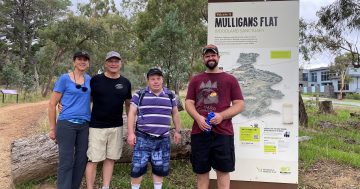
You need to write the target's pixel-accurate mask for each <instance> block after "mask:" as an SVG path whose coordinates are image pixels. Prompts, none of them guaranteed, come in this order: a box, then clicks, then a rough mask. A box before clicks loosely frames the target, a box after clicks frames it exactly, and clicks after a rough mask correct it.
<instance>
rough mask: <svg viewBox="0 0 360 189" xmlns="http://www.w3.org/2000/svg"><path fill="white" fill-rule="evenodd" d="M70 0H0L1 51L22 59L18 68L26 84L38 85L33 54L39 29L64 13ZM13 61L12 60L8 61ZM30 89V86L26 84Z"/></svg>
mask: <svg viewBox="0 0 360 189" xmlns="http://www.w3.org/2000/svg"><path fill="white" fill-rule="evenodd" d="M69 5H70V1H69V0H3V1H1V6H0V12H1V14H0V34H1V36H0V37H1V40H2V42H3V44H5V45H6V48H2V53H4V54H5V58H11V57H10V56H6V55H9V54H13V55H16V56H18V57H19V58H20V59H21V60H23V61H21V65H19V66H20V68H19V69H20V70H21V72H23V75H24V78H23V79H28V80H29V81H28V82H26V83H27V85H33V84H34V81H35V83H36V86H38V84H39V83H38V77H37V76H38V72H39V70H38V69H37V65H36V63H37V61H36V59H35V57H34V55H35V52H36V51H37V50H38V47H39V46H37V43H38V40H39V33H38V32H39V30H40V29H42V28H45V27H46V26H47V25H48V24H49V23H51V22H52V21H54V20H56V19H58V18H60V17H62V16H64V14H65V13H66V12H67V7H68V6H69ZM10 61H12V60H10ZM25 88H29V86H25Z"/></svg>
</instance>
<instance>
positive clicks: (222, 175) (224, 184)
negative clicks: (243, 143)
mask: <svg viewBox="0 0 360 189" xmlns="http://www.w3.org/2000/svg"><path fill="white" fill-rule="evenodd" d="M210 154H211V158H212V160H213V161H212V167H213V168H214V169H215V170H216V175H217V187H218V188H224V189H229V188H230V174H229V172H232V171H234V170H235V150H234V136H228V135H216V136H215V138H214V141H213V146H212V150H211V153H210Z"/></svg>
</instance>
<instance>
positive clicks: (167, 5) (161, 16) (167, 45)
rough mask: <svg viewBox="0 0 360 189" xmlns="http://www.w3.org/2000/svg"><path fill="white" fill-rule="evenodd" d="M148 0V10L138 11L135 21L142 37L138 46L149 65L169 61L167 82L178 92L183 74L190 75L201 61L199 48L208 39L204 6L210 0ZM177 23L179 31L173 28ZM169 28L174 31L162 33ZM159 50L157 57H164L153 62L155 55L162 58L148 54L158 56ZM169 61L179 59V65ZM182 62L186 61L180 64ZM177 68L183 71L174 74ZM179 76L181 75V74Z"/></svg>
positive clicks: (142, 60) (138, 34)
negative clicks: (164, 34) (159, 61)
mask: <svg viewBox="0 0 360 189" xmlns="http://www.w3.org/2000/svg"><path fill="white" fill-rule="evenodd" d="M136 2H138V3H141V2H143V1H142V0H138V1H136ZM145 4H146V6H145V10H144V11H143V12H139V13H137V14H136V24H135V31H136V33H137V36H138V38H139V44H138V46H139V47H138V48H139V49H140V50H139V51H140V52H141V56H140V57H139V58H140V62H141V63H143V64H147V65H149V67H150V66H156V65H157V64H158V65H160V66H164V65H165V66H166V64H167V67H162V68H163V69H165V71H167V72H168V74H167V77H168V78H166V79H167V81H166V82H167V84H170V87H171V88H174V89H175V91H176V92H177V91H178V89H179V88H181V87H182V86H183V85H184V84H185V82H184V80H183V79H182V78H184V79H185V78H186V80H187V79H189V78H190V77H191V76H192V74H193V68H194V67H196V66H197V64H202V63H201V61H199V58H200V54H201V51H200V49H201V47H202V46H204V45H205V43H206V27H205V24H204V23H205V17H204V10H206V9H205V8H206V5H207V1H204V0H196V1H193V0H175V1H173V0H172V1H170V0H159V1H158V0H149V1H147V3H145ZM143 5H144V4H143ZM175 18H176V19H175ZM166 26H169V28H166ZM174 26H178V27H179V28H178V30H179V31H176V30H175V28H173V27H174ZM166 30H168V31H170V32H171V33H172V34H170V33H169V34H166V36H159V35H160V34H163V32H165V31H166ZM176 33H177V34H176ZM174 34H176V35H174ZM171 35H172V36H171ZM183 35H186V36H185V38H186V39H185V40H184V41H180V39H182V38H183V37H182V36H183ZM156 37H161V39H156ZM169 39H170V40H169ZM172 44H173V45H172ZM151 45H152V46H151ZM156 45H157V46H156ZM178 45H179V46H178ZM176 46H178V47H177V48H178V49H174V47H176ZM150 47H151V48H150ZM180 48H183V49H180ZM169 50H170V51H169ZM169 52H171V53H169ZM184 52H185V53H184ZM165 53H168V54H165ZM157 54H158V55H159V56H158V57H160V58H161V59H162V60H165V61H163V62H162V63H156V64H154V62H156V59H159V58H158V57H157V58H156V59H155V60H151V59H150V61H149V57H155V55H157ZM143 55H144V56H143ZM148 55H150V56H148ZM164 55H165V56H164ZM172 57H173V58H172ZM177 57H181V60H180V59H179V60H177V59H176V58H177ZM170 62H175V63H177V66H171V65H169V63H170ZM179 62H183V63H185V64H186V65H181V66H182V67H179ZM174 69H176V70H177V71H176V73H181V74H180V75H175V74H174V73H175V70H174ZM179 76H180V78H178V77H179ZM174 78H176V79H174ZM174 82H178V83H174Z"/></svg>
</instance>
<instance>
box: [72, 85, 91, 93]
mask: <svg viewBox="0 0 360 189" xmlns="http://www.w3.org/2000/svg"><path fill="white" fill-rule="evenodd" d="M75 87H76V88H77V89H81V90H82V91H83V92H86V91H87V90H88V88H87V87H83V86H81V85H80V84H75Z"/></svg>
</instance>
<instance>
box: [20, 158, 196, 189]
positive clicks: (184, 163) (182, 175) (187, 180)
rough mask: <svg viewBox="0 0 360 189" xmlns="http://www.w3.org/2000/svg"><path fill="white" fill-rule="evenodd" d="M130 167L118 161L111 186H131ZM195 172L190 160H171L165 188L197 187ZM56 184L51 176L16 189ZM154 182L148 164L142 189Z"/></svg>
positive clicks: (98, 183) (148, 188)
mask: <svg viewBox="0 0 360 189" xmlns="http://www.w3.org/2000/svg"><path fill="white" fill-rule="evenodd" d="M101 169H102V165H100V164H99V165H98V170H97V176H96V177H97V180H96V182H95V188H101V175H100V174H101ZM130 169H131V164H129V163H118V164H116V165H115V167H114V174H113V179H112V181H111V188H114V189H124V188H130V187H131V186H130V175H129V173H130ZM195 178H196V177H195V174H194V173H193V172H192V168H191V164H190V162H189V161H188V160H171V169H170V175H169V176H167V177H165V179H164V182H163V188H166V189H189V188H195V184H196V183H195ZM45 184H48V185H51V186H55V184H56V177H55V176H54V177H50V178H48V179H45V180H41V181H31V182H27V183H24V184H20V185H17V186H16V189H37V188H39V187H40V186H41V185H45ZM85 187H86V185H85V179H84V180H83V183H82V187H81V188H85ZM153 188H154V186H153V182H152V177H151V166H150V165H149V166H148V171H147V173H146V174H145V175H144V177H143V180H142V182H141V189H153Z"/></svg>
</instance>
